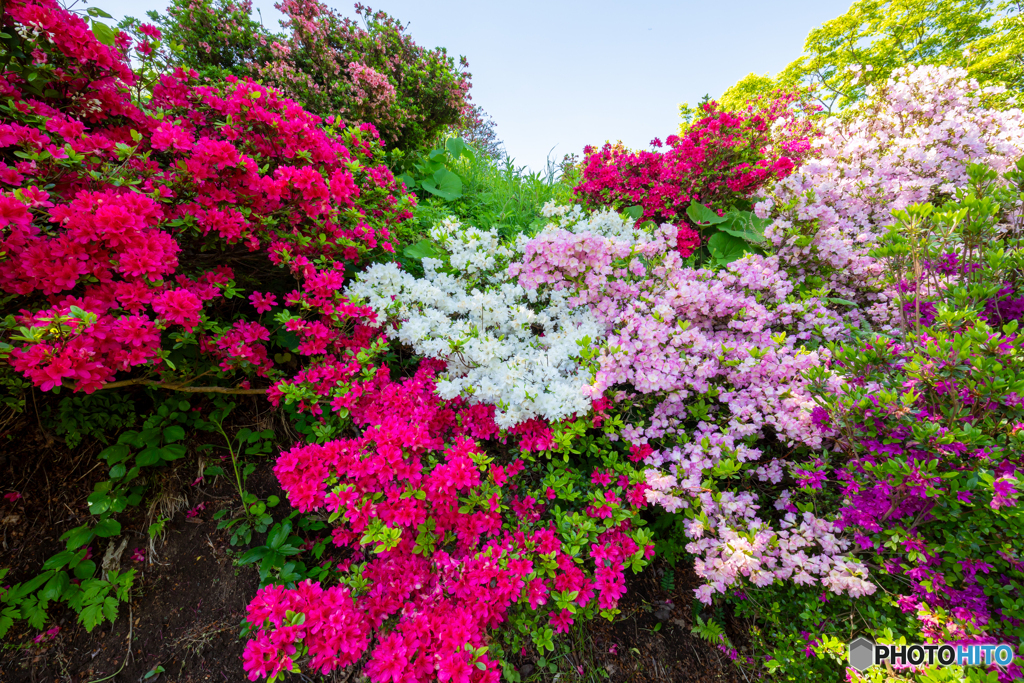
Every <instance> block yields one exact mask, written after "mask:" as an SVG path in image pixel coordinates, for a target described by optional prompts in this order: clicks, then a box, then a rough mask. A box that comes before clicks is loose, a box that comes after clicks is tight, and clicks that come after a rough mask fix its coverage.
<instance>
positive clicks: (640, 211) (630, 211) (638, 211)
mask: <svg viewBox="0 0 1024 683" xmlns="http://www.w3.org/2000/svg"><path fill="white" fill-rule="evenodd" d="M623 213H625V214H626V215H627V216H629V217H630V218H632V219H633V220H635V221H638V220H640V219H641V218H642V217H643V215H644V207H642V206H640V205H639V204H638V205H637V206H630V207H629V208H627V209H626V210H625V211H623Z"/></svg>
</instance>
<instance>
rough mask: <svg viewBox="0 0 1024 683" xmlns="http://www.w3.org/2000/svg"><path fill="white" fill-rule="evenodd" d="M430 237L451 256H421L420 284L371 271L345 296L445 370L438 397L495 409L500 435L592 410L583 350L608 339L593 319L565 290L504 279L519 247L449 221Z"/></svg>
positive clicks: (387, 267) (391, 271)
mask: <svg viewBox="0 0 1024 683" xmlns="http://www.w3.org/2000/svg"><path fill="white" fill-rule="evenodd" d="M577 218H578V217H577ZM605 220H606V219H605ZM620 223H621V220H620ZM581 227H582V226H581ZM619 229H621V227H620V228H619ZM431 236H432V237H433V238H434V240H435V241H436V243H437V244H438V245H440V246H441V247H443V248H444V249H445V251H446V252H447V255H446V258H445V259H444V260H440V259H432V258H424V259H423V270H424V277H422V278H416V277H413V276H412V275H411V274H409V273H407V272H404V271H402V270H400V269H399V268H398V267H397V265H396V264H394V263H387V264H375V265H373V266H371V267H369V268H367V269H366V270H365V271H363V272H362V273H360V274H359V275H358V276H357V278H356V280H355V281H354V282H353V283H352V284H351V285H350V286H349V287H348V289H347V291H346V294H347V295H348V296H349V298H350V299H352V300H353V301H358V302H361V303H363V304H365V305H367V306H369V307H371V308H372V309H373V310H374V311H375V312H376V313H377V316H378V324H383V323H396V322H397V323H398V324H397V326H395V325H391V324H387V325H385V330H386V331H387V332H386V333H387V335H388V336H389V337H390V338H392V339H398V340H399V341H401V342H403V343H405V344H409V345H410V346H412V347H413V349H415V350H416V352H417V353H421V354H423V355H425V356H428V357H431V358H437V359H440V360H443V361H445V362H446V363H447V365H448V367H447V372H446V374H445V375H442V376H440V377H439V378H438V379H439V381H438V383H437V391H438V394H439V395H440V396H441V397H442V398H446V399H450V398H454V397H455V396H462V397H464V398H466V399H467V400H469V401H470V402H472V403H484V404H489V405H494V406H496V408H497V411H496V413H495V421H496V422H497V423H498V425H499V426H501V427H502V428H508V427H512V426H514V425H516V424H519V423H521V422H525V421H527V420H529V419H531V418H534V417H542V418H544V419H547V420H551V421H557V420H562V419H564V418H566V417H569V416H570V415H572V414H573V413H581V414H582V413H585V412H588V411H589V410H590V399H589V398H588V397H587V396H586V395H585V394H584V392H583V387H585V386H587V385H589V384H590V383H591V382H592V380H593V373H592V371H591V370H590V369H588V368H587V367H586V366H585V365H584V364H583V363H581V362H580V345H581V343H585V344H586V345H588V346H598V345H600V344H602V343H603V342H604V340H605V337H606V333H605V330H604V328H603V327H602V326H601V325H599V324H598V322H597V321H596V320H595V319H594V317H593V316H592V315H591V313H590V312H589V311H588V310H587V309H586V308H585V307H580V308H577V309H570V308H569V306H568V303H567V300H568V298H569V296H570V295H571V294H572V293H571V292H570V291H558V292H545V291H537V290H532V291H527V290H526V289H524V288H523V287H522V286H520V285H519V284H518V283H517V282H516V281H515V279H514V278H512V277H510V276H509V275H508V274H507V264H508V263H509V262H510V261H511V260H513V259H514V258H516V257H517V256H518V255H519V253H518V252H519V247H520V245H521V244H523V243H524V242H522V241H520V242H517V244H516V249H510V248H508V247H505V246H503V245H502V244H501V243H500V241H499V238H498V235H497V234H496V233H495V232H494V231H491V230H479V229H477V228H474V227H469V226H466V227H463V226H462V225H461V224H459V223H458V222H455V221H453V220H446V221H444V222H443V223H441V224H440V225H438V226H437V227H435V228H434V229H433V230H432V231H431ZM526 241H528V240H526ZM445 261H447V263H445Z"/></svg>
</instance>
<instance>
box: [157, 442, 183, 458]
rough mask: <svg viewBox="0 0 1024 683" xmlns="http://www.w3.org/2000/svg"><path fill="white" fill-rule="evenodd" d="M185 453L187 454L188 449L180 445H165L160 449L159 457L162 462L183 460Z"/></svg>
mask: <svg viewBox="0 0 1024 683" xmlns="http://www.w3.org/2000/svg"><path fill="white" fill-rule="evenodd" d="M186 453H188V449H187V448H185V447H184V446H182V445H181V444H180V443H171V444H167V445H166V446H164V447H163V448H161V449H160V457H161V458H162V459H164V460H177V459H179V458H184V457H185V454H186Z"/></svg>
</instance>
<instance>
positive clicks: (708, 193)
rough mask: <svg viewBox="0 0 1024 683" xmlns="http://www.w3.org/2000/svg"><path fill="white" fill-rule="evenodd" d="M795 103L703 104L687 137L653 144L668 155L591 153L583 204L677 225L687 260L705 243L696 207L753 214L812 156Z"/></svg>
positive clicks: (608, 149)
mask: <svg viewBox="0 0 1024 683" xmlns="http://www.w3.org/2000/svg"><path fill="white" fill-rule="evenodd" d="M794 99H795V98H794V97H793V96H780V97H779V98H778V99H776V100H773V101H772V102H771V103H770V104H768V105H765V106H763V107H762V108H759V109H755V108H754V107H753V106H751V107H750V108H748V109H747V110H745V111H727V110H724V109H722V108H721V107H720V106H719V105H718V104H717V103H715V102H708V103H705V104H703V105H701V112H700V114H701V115H700V117H699V119H698V120H697V121H696V122H695V123H694V124H693V125H692V126H691V127H690V128H689V129H688V130H687V131H686V132H685V133H683V134H682V135H670V136H669V137H668V138H667V139H666V140H665V143H664V144H663V143H662V141H661V140H659V139H655V140H652V141H651V144H652V146H654V147H655V148H660V147H663V146H667V147H668V150H667V151H665V152H654V151H652V152H648V151H640V152H630V151H628V150H625V149H620V148H617V147H615V146H613V145H611V144H605V145H604V146H603V147H602V148H600V149H596V148H593V147H587V148H586V149H585V150H584V153H585V157H584V159H583V161H582V164H581V165H582V167H583V171H582V181H581V182H580V184H579V185H577V186H576V188H575V190H574V191H575V193H576V195H577V198H578V199H579V200H580V201H582V202H583V204H584V205H585V206H590V207H600V206H609V207H613V208H616V209H618V210H624V209H627V208H629V207H633V206H639V207H641V209H642V211H641V212H640V215H639V216H636V217H637V218H642V219H644V220H653V221H655V222H656V223H672V224H674V225H676V226H677V228H678V232H679V235H678V237H677V242H678V248H679V250H680V253H682V254H683V256H688V255H690V253H692V252H693V251H694V250H695V249H698V248H699V247H700V246H701V244H702V241H701V239H700V235H699V230H695V228H698V227H699V226H697V225H695V224H693V223H692V222H691V221H687V219H686V218H685V215H686V213H685V212H686V209H687V208H688V207H689V206H690V205H691V204H692V203H693V202H700V203H703V204H705V205H708V206H710V207H711V208H713V209H715V210H725V209H729V208H733V207H737V208H749V202H748V199H747V198H748V197H749V196H750V195H752V194H754V193H755V192H756V191H757V190H759V189H760V188H761V187H763V186H764V185H765V184H767V183H769V182H771V181H773V180H779V179H781V178H785V177H786V176H787V175H789V174H790V173H791V172H792V171H793V169H794V168H796V167H797V166H799V165H800V163H801V162H802V160H803V159H804V158H806V157H807V155H808V154H809V153H810V150H811V146H810V142H811V140H812V139H813V138H814V137H815V135H816V131H815V128H814V123H813V121H812V120H811V119H809V118H807V117H803V116H798V115H797V113H796V112H794V110H793V109H792V108H791V107H790V105H791V104H792V103H793V101H794ZM704 242H706V238H705V240H704Z"/></svg>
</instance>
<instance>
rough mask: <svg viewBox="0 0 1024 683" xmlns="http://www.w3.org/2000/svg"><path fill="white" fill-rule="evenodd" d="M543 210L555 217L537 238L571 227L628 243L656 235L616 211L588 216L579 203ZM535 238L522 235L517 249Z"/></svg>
mask: <svg viewBox="0 0 1024 683" xmlns="http://www.w3.org/2000/svg"><path fill="white" fill-rule="evenodd" d="M540 212H541V215H543V216H544V217H545V218H553V219H554V220H553V221H551V222H549V223H548V224H547V225H545V226H544V228H543V229H542V230H541V231H540V232H539V233H538V234H537V237H540V236H541V235H544V234H550V233H553V232H556V231H558V230H568V231H569V232H571V233H574V234H576V235H582V234H587V233H589V234H593V235H598V236H600V237H607V238H608V239H611V240H615V241H616V242H622V243H624V244H638V243H640V242H650V241H651V240H652V238H653V233H652V232H651V231H650V230H647V229H645V228H641V227H639V226H638V225H636V222H635V221H634V220H633V219H632V218H628V217H625V216H621V215H619V214H618V213H616V212H614V211H608V210H605V211H597V212H595V213H594V214H592V215H588V214H586V213H584V212H583V209H582V208H581V207H580V205H579V204H576V205H573V206H572V207H568V206H558V205H556V204H555V203H554V202H548V203H547V204H545V205H544V206H543V207H541V210H540ZM673 234H675V233H673ZM531 239H534V238H532V237H528V236H526V235H520V236H519V238H518V239H517V241H516V249H517V250H519V251H522V248H523V246H524V245H525V244H526V243H527V242H529V241H530V240H531Z"/></svg>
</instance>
